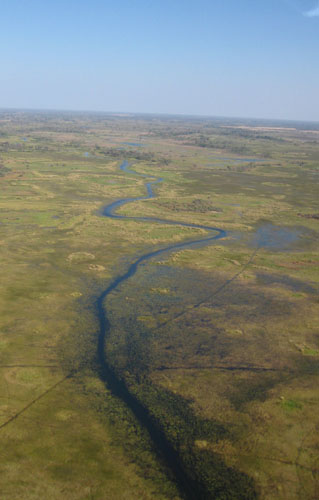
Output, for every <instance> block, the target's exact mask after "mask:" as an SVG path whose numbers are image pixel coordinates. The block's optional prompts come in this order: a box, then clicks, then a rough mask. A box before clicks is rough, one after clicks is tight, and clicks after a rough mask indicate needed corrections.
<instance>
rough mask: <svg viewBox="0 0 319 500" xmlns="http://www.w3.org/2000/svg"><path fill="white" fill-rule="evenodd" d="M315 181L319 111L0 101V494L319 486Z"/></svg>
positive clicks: (233, 492)
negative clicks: (133, 111)
mask: <svg viewBox="0 0 319 500" xmlns="http://www.w3.org/2000/svg"><path fill="white" fill-rule="evenodd" d="M318 180H319V125H318V124H313V123H312V124H311V123H292V122H289V123H288V122H282V123H281V122H269V121H256V120H239V119H232V120H230V119H229V120H227V119H209V118H196V117H183V118H181V117H174V116H155V115H154V116H152V115H148V116H144V115H129V114H127V115H124V114H122V115H117V114H102V113H100V114H94V113H71V112H69V113H67V112H59V113H58V112H56V113H55V112H31V111H30V112H23V111H5V110H3V111H1V112H0V189H1V191H0V192H1V197H0V210H1V218H0V234H1V239H0V254H1V281H0V289H1V292H0V293H1V295H0V311H1V316H0V373H1V376H0V471H1V474H0V491H1V494H0V496H1V499H3V500H16V499H26V500H31V499H44V498H45V499H52V500H53V499H54V500H55V499H70V500H73V499H74V500H75V499H76V500H78V499H79V500H84V499H95V500H100V499H101V500H104V499H114V500H117V499H119V500H124V499H125V500H140V499H145V500H147V499H158V500H164V499H174V500H178V499H182V498H192V499H221V500H228V499H254V498H260V499H269V500H277V499H278V500H284V499H289V500H293V499H302V500H310V499H313V500H315V499H317V498H318V497H319V392H318V382H319V296H318V291H319V245H318V243H319V240H318V234H319V232H318V228H319V206H318V205H319V189H318ZM147 183H151V184H149V185H148V186H147ZM134 199H136V200H135V201H134ZM118 200H126V201H125V202H124V201H123V202H122V203H120V204H118V205H117V206H115V207H114V209H112V210H113V212H112V215H116V217H114V216H105V215H107V214H106V213H105V212H104V211H103V210H104V208H105V207H106V206H107V205H110V204H112V203H114V202H116V201H118ZM128 200H130V201H128ZM119 216H120V217H119ZM165 221H167V223H165ZM214 228H215V229H214ZM165 249H166V250H165ZM152 254H153V255H152ZM147 255H148V257H147V258H146V257H145V258H144V257H143V256H147ZM141 257H142V259H141ZM134 264H136V265H135V267H134ZM132 265H133V268H134V269H132ZM130 269H131V271H130ZM107 290H109V291H107ZM106 291H107V293H106Z"/></svg>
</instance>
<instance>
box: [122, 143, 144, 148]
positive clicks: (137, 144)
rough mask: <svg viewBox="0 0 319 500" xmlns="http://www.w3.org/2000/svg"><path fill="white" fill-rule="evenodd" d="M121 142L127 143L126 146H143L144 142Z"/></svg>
mask: <svg viewBox="0 0 319 500" xmlns="http://www.w3.org/2000/svg"><path fill="white" fill-rule="evenodd" d="M121 144H125V145H126V146H134V147H135V148H142V147H143V146H144V144H141V143H140V142H122V143H121Z"/></svg>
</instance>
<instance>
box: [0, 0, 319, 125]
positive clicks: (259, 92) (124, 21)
mask: <svg viewBox="0 0 319 500" xmlns="http://www.w3.org/2000/svg"><path fill="white" fill-rule="evenodd" d="M0 23H1V24H0V108H27V109H59V110H64V109H65V110H91V111H109V112H133V113H134V112H140V113H165V114H186V115H191V114H194V115H208V116H226V117H252V118H275V119H287V120H290V119H291V120H312V121H319V0H196V1H195V0H194V1H191V0H113V1H109V0H51V1H50V0H41V1H40V0H1V9H0Z"/></svg>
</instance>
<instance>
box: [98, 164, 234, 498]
mask: <svg viewBox="0 0 319 500" xmlns="http://www.w3.org/2000/svg"><path fill="white" fill-rule="evenodd" d="M120 168H121V170H122V171H124V172H125V173H127V174H134V175H140V176H142V177H148V178H150V177H151V176H147V175H144V174H137V173H136V172H134V171H133V170H130V168H129V163H128V162H127V161H124V162H123V163H122V165H121V167H120ZM151 178H152V177H151ZM153 179H154V180H151V181H149V182H146V183H145V187H146V190H147V196H145V197H139V198H125V199H121V200H117V201H115V202H113V203H111V204H110V205H107V206H105V207H104V208H103V209H102V210H101V212H100V215H102V216H104V217H111V218H113V219H128V220H136V221H144V222H145V221H152V222H154V223H161V224H170V225H178V226H183V227H191V228H198V229H205V230H206V231H209V232H210V233H213V234H211V235H209V236H207V237H203V238H198V239H193V240H188V241H184V242H181V243H175V244H173V245H168V246H166V247H163V248H160V249H156V250H153V251H150V252H147V253H145V254H143V255H141V256H140V257H139V258H138V259H136V260H135V261H134V262H132V263H131V264H130V265H129V266H128V269H127V271H126V272H125V273H123V274H120V275H118V276H117V277H116V278H115V279H114V280H113V281H112V282H111V283H110V285H109V286H108V287H107V288H106V289H105V290H104V291H103V292H102V293H101V295H100V296H99V298H98V300H97V310H98V316H99V326H100V333H99V340H98V359H99V364H100V375H101V378H102V379H103V380H104V381H105V382H106V383H107V386H108V388H109V389H110V390H111V392H112V393H113V395H115V396H117V397H118V398H120V399H121V400H122V401H123V402H124V403H125V404H126V405H127V406H128V407H129V408H130V409H131V411H132V412H133V414H134V415H135V417H136V418H137V420H138V421H139V423H140V424H141V425H142V426H143V427H144V428H145V429H147V431H148V433H149V435H150V437H151V439H152V441H153V444H154V446H155V448H156V451H157V453H158V455H159V456H160V458H161V459H162V460H164V462H165V464H166V465H167V467H168V468H169V469H170V471H171V473H172V474H173V475H174V479H175V481H176V484H177V485H178V487H179V489H180V492H181V494H182V496H183V497H184V498H188V499H194V500H195V499H199V498H204V497H205V496H204V497H202V496H201V495H199V485H198V484H197V483H196V481H194V480H193V479H191V478H190V477H189V475H188V473H187V471H186V470H185V469H184V467H183V465H182V463H181V460H180V457H179V454H178V453H177V452H176V451H175V449H174V448H173V446H172V445H171V444H170V442H169V441H168V440H167V439H166V436H165V434H164V433H163V432H162V431H161V430H160V429H159V427H158V426H157V425H156V421H155V420H154V419H153V417H152V416H151V415H150V413H149V411H148V409H147V408H146V407H144V406H143V404H142V403H141V402H140V401H139V400H138V399H137V398H135V396H134V395H133V394H131V393H130V391H129V389H128V387H127V386H126V384H125V382H124V381H123V380H122V379H120V378H119V377H118V376H117V375H116V373H115V372H114V370H113V369H112V367H111V366H110V365H109V364H108V362H107V359H106V356H105V343H106V340H107V337H108V334H109V331H110V322H109V319H108V310H107V307H106V305H105V299H106V298H107V296H108V295H109V294H110V293H111V292H113V291H114V290H116V289H117V288H118V287H119V286H120V285H121V283H124V282H125V281H126V280H128V279H129V278H131V277H132V276H134V274H135V273H136V271H137V270H138V268H139V266H140V264H142V263H144V262H146V261H148V260H150V259H152V258H153V257H157V256H159V255H161V254H163V253H165V252H172V251H174V250H179V249H181V248H189V247H191V246H196V245H203V244H208V243H210V242H212V241H214V240H218V239H221V238H224V237H225V236H226V232H225V231H224V230H223V229H220V228H216V227H211V226H202V225H199V224H188V223H186V222H178V221H174V220H167V219H159V218H152V217H127V216H125V215H119V214H117V213H116V210H117V209H118V208H119V207H121V206H123V205H125V204H126V203H130V202H132V201H137V200H147V199H151V198H154V197H155V193H154V191H153V186H154V185H156V184H158V183H159V182H162V179H157V178H155V177H153ZM216 233H217V234H216Z"/></svg>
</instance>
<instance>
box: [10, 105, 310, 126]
mask: <svg viewBox="0 0 319 500" xmlns="http://www.w3.org/2000/svg"><path fill="white" fill-rule="evenodd" d="M3 111H9V112H10V111H23V112H48V113H88V114H89V113H92V114H105V115H113V116H114V115H117V116H121V115H122V116H123V117H125V116H135V115H142V116H144V115H146V116H163V117H164V116H167V117H181V118H182V117H184V118H206V119H217V120H255V121H268V122H271V121H273V122H288V123H311V124H319V119H318V120H306V119H298V118H265V117H256V116H246V117H245V116H230V115H209V114H207V115H206V114H205V115H204V114H192V113H167V112H151V111H105V110H103V111H102V110H92V109H61V108H24V107H22V108H20V107H0V113H1V112H3Z"/></svg>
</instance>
